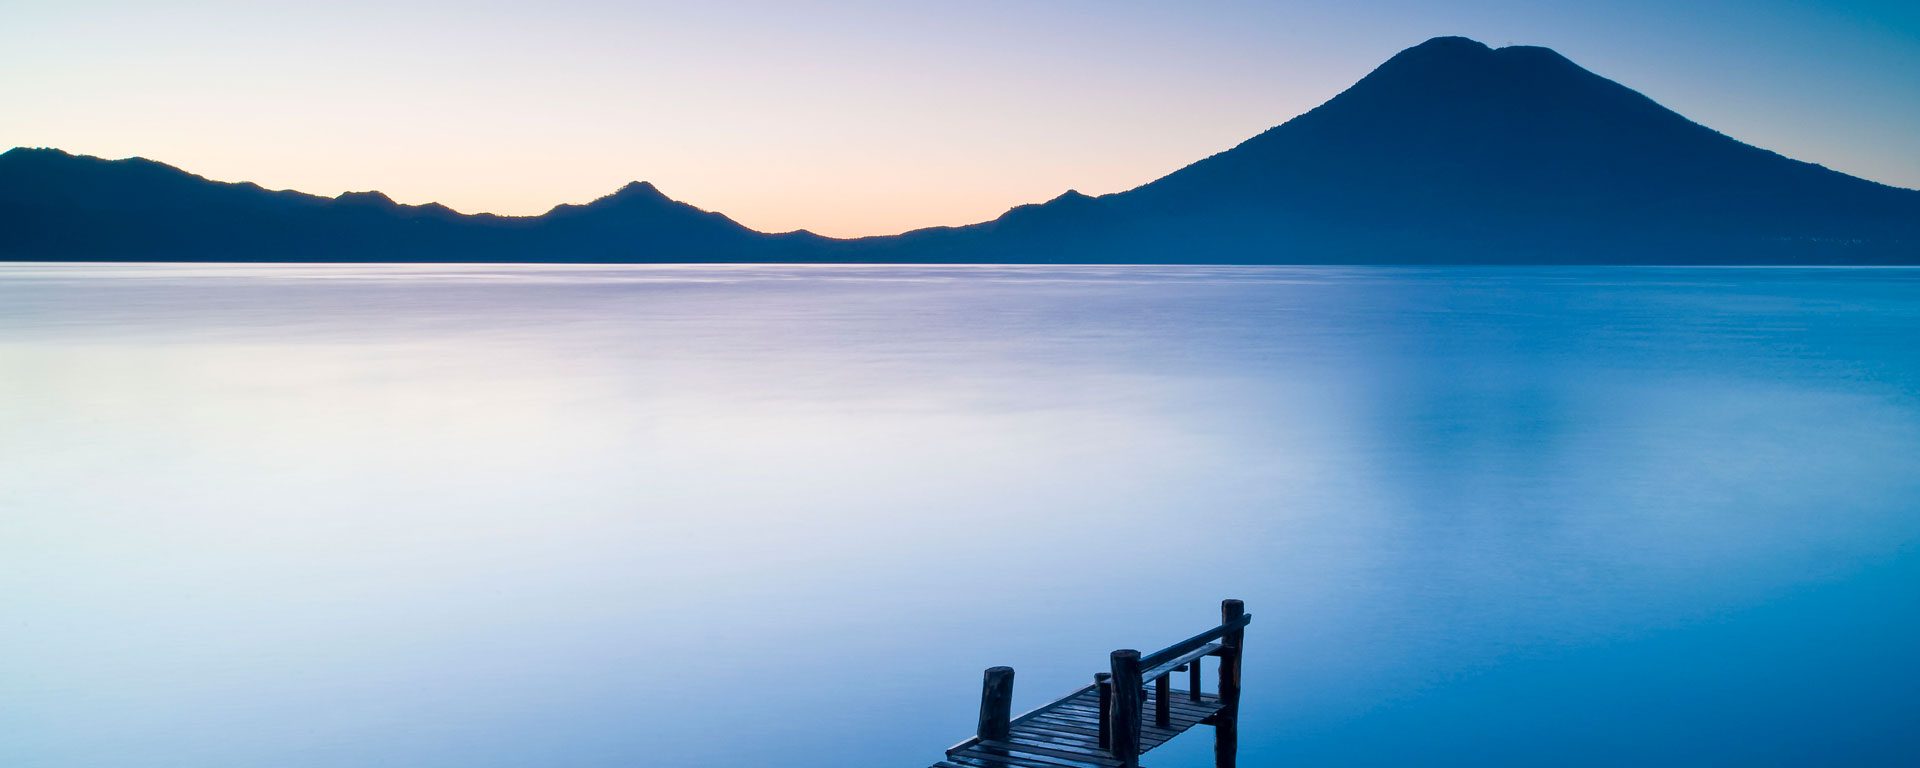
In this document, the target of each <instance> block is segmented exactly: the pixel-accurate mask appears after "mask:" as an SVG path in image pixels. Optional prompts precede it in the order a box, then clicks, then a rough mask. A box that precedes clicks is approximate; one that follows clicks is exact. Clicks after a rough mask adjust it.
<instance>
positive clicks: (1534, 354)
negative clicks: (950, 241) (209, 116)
mask: <svg viewBox="0 0 1920 768" xmlns="http://www.w3.org/2000/svg"><path fill="white" fill-rule="evenodd" d="M1222 597H1238V598H1242V599H1244V600H1246V602H1247V605H1248V608H1249V610H1250V611H1252V612H1253V613H1254V614H1255V616H1256V618H1255V622H1254V624H1253V626H1252V627H1251V628H1250V629H1249V632H1248V639H1247V643H1248V647H1247V659H1246V677H1245V685H1246V694H1245V701H1244V707H1245V712H1244V715H1243V718H1242V725H1241V731H1242V735H1241V757H1242V760H1241V765H1244V766H1265V765H1276V766H1278V765H1288V766H1303V765H1359V766H1365V765H1394V766H1398V765H1417V764H1423V765H1476V766H1486V765H1528V766H1532V765H1596V766H1617V765H1650V764H1666V765H1743V766H1755V765H1843V764H1847V765H1914V764H1920V653H1916V652H1915V650H1914V649H1915V648H1920V271H1915V270H1877V269H1751V270H1749V269H1491V268H1488V269H1478V268H1470V269H1411V268H1380V269H1367V268H1358V269H1356V268H1206V267H1178V268H1174V267H1165V268H1158V267H989V266H977V267H975V266H958V267H889V266H875V267H851V266H804V267H796V266H701V267H683V266H632V267H630V266H617V267H551V266H420V265H387V266H285V265H256V266H206V265H153V266H134V265H65V266H60V265H30V264H12V265H0V765H4V766H10V767H11V768H94V767H97V766H111V767H113V768H158V767H161V766H166V767H176V766H177V767H180V768H187V767H191V768H229V767H231V768H240V767H246V768H254V767H257V766H275V767H276V768H308V767H319V766H328V767H333V766H343V767H344V766H355V767H356V768H357V767H360V766H407V767H410V768H438V767H441V766H445V767H447V768H453V767H455V766H458V767H459V768H487V767H490V766H515V767H526V768H534V767H539V768H548V767H551V766H583V767H597V766H690V767H696V768H698V767H707V766H712V767H722V766H725V767H729V768H731V767H734V766H773V765H779V766H791V767H792V768H809V767H810V766H818V767H819V768H826V767H827V766H834V767H836V768H844V767H845V766H898V767H901V768H919V766H925V765H927V764H928V763H931V762H933V761H934V760H935V759H937V758H938V757H939V753H940V750H941V749H942V748H943V747H945V746H946V745H948V744H950V743H952V742H954V741H956V740H958V739H960V738H961V737H963V736H965V735H967V734H968V733H969V732H970V731H971V728H972V726H973V722H974V714H975V710H976V707H977V701H976V698H975V697H976V696H977V693H978V685H979V673H980V669H981V668H983V667H986V666H989V665H995V664H1008V665H1012V666H1014V667H1016V668H1017V669H1018V670H1019V674H1018V681H1017V685H1016V689H1015V703H1016V707H1017V708H1024V707H1026V706H1031V705H1034V704H1038V703H1040V702H1042V701H1045V700H1047V699H1049V698H1051V697H1053V696H1055V695H1058V694H1061V693H1065V692H1067V691H1069V690H1071V689H1073V688H1075V687H1077V686H1079V685H1082V684H1084V682H1085V681H1087V680H1088V679H1089V677H1090V675H1091V674H1092V673H1093V672H1094V671H1096V670H1098V669H1101V668H1102V665H1104V663H1105V659H1106V654H1107V652H1108V651H1110V650H1112V649H1114V648H1119V647H1137V648H1149V649H1150V648H1153V647H1158V646H1160V645H1164V644H1167V643H1170V642H1172V641H1174V640H1177V639H1179V638H1181V637H1185V636H1186V635H1188V634H1191V633H1193V632H1195V631H1198V630H1199V629H1202V628H1204V627H1206V626H1208V625H1210V624H1211V623H1212V622H1213V621H1215V620H1217V618H1218V614H1217V608H1216V604H1217V601H1218V600H1219V599H1220V598H1222ZM1211 747H1212V745H1211V739H1210V736H1209V735H1207V734H1206V733H1204V732H1196V733H1194V734H1191V735H1188V736H1186V737H1184V738H1182V739H1180V740H1177V741H1176V742H1174V743H1173V744H1172V745H1170V746H1169V747H1167V748H1165V749H1163V750H1161V751H1158V752H1155V753H1153V754H1151V755H1149V760H1148V761H1147V762H1148V764H1149V765H1153V766H1158V767H1159V768H1180V767H1181V766H1194V767H1197V766H1204V765H1210V764H1211V757H1212V753H1211Z"/></svg>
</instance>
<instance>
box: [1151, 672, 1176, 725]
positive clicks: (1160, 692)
mask: <svg viewBox="0 0 1920 768" xmlns="http://www.w3.org/2000/svg"><path fill="white" fill-rule="evenodd" d="M1167 677H1168V676H1167V675H1165V674H1162V675H1160V676H1159V677H1156V678H1154V679H1153V724H1154V725H1156V726H1159V727H1161V728H1165V727H1167V724H1168V723H1170V722H1172V721H1173V701H1172V700H1171V699H1169V698H1168V696H1167V694H1168V693H1169V692H1171V691H1172V690H1173V689H1172V688H1171V687H1169V686H1168V685H1167Z"/></svg>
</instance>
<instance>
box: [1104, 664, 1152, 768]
mask: <svg viewBox="0 0 1920 768" xmlns="http://www.w3.org/2000/svg"><path fill="white" fill-rule="evenodd" d="M1111 663H1112V666H1113V713H1112V716H1111V717H1109V718H1108V720H1107V726H1106V728H1105V730H1106V731H1107V732H1108V733H1109V734H1111V735H1110V736H1109V738H1108V742H1109V743H1108V746H1107V750H1108V751H1109V752H1112V753H1113V759H1115V760H1118V761H1120V764H1121V765H1122V766H1126V768H1135V767H1136V766H1138V765H1140V707H1141V703H1142V702H1141V701H1140V693H1141V689H1142V688H1143V687H1144V686H1145V681H1142V680H1141V679H1140V652H1139V651H1136V650H1133V649H1131V648H1123V649H1120V650H1118V651H1114V652H1113V656H1112V657H1111Z"/></svg>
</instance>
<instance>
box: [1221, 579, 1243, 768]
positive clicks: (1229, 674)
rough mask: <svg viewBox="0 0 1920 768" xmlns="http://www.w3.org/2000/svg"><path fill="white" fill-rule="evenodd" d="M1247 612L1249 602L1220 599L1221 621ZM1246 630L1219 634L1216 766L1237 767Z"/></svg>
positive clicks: (1235, 618)
mask: <svg viewBox="0 0 1920 768" xmlns="http://www.w3.org/2000/svg"><path fill="white" fill-rule="evenodd" d="M1245 615H1247V606H1246V604H1244V603H1242V602H1240V601H1239V600H1222V601H1220V623H1222V624H1226V623H1229V622H1235V621H1239V620H1240V617H1242V616H1245ZM1246 635H1247V633H1246V630H1244V629H1239V628H1235V629H1231V630H1228V631H1227V633H1226V634H1224V635H1221V636H1220V711H1219V712H1217V713H1215V714H1214V722H1213V764H1214V766H1215V768H1234V766H1235V763H1236V762H1237V760H1238V753H1239V751H1240V653H1241V650H1242V648H1243V647H1244V646H1245V644H1246V639H1247V638H1246Z"/></svg>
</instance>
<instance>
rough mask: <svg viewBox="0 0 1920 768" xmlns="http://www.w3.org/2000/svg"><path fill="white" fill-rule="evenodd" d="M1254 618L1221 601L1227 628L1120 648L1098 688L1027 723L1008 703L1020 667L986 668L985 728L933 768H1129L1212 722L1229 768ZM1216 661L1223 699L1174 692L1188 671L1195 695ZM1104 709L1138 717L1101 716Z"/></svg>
mask: <svg viewBox="0 0 1920 768" xmlns="http://www.w3.org/2000/svg"><path fill="white" fill-rule="evenodd" d="M1252 618H1253V617H1252V616H1251V615H1249V614H1247V613H1246V611H1245V608H1244V606H1242V605H1241V603H1240V601H1238V600H1225V601H1222V602H1221V623H1220V625H1219V626H1216V627H1214V628H1213V629H1209V630H1207V631H1205V632H1201V633H1200V634H1197V635H1194V636H1193V637H1190V638H1188V639H1186V640H1182V641H1180V642H1178V643H1175V644H1173V645H1171V646H1168V647H1166V648H1163V649H1161V650H1159V651H1155V652H1153V653H1150V654H1146V655H1145V656H1142V655H1141V654H1140V653H1139V652H1138V651H1133V650H1118V651H1114V652H1113V653H1112V654H1111V659H1110V661H1111V665H1110V666H1111V669H1112V673H1111V674H1108V673H1105V672H1102V673H1100V674H1098V675H1095V681H1094V684H1093V685H1088V686H1085V687H1083V688H1080V689H1079V690H1076V691H1073V692H1071V693H1069V694H1067V695H1066V696H1063V697H1061V698H1059V699H1057V700H1055V701H1052V702H1050V703H1047V704H1044V705H1042V706H1040V707H1037V708H1035V709H1032V710H1030V711H1028V712H1026V713H1024V714H1022V715H1020V716H1019V717H1010V716H1009V712H1008V706H1007V705H1008V703H1009V702H1010V701H1011V699H1012V688H1013V670H1012V669H1010V668H1007V667H994V668H991V669H988V670H987V672H986V674H985V675H984V677H983V682H982V692H981V706H980V723H979V728H978V729H977V732H976V733H975V735H974V736H973V737H972V738H969V739H967V740H965V741H962V742H960V743H959V744H955V745H954V746H952V747H950V748H948V749H947V755H946V759H945V760H942V761H940V762H938V763H935V764H933V766H932V768H1129V767H1130V766H1138V765H1139V764H1140V763H1139V756H1140V755H1143V754H1145V753H1146V752H1148V751H1151V750H1153V749H1154V748H1157V747H1159V746H1160V745H1162V744H1165V743H1167V742H1168V741H1171V740H1172V739H1173V738H1174V737H1176V736H1179V735H1180V734H1182V733H1185V732H1187V731H1189V730H1191V729H1193V728H1194V727H1195V726H1200V725H1211V726H1214V729H1215V731H1216V740H1217V742H1218V743H1216V745H1215V753H1214V756H1215V761H1216V763H1218V764H1219V765H1221V766H1226V767H1227V768H1231V766H1232V765H1233V755H1234V751H1235V742H1236V740H1237V738H1238V736H1237V723H1236V722H1235V721H1236V720H1237V717H1235V716H1234V713H1235V712H1237V711H1238V706H1237V702H1238V700H1239V693H1240V690H1239V688H1240V685H1239V683H1240V680H1239V664H1240V653H1241V649H1240V645H1241V643H1242V642H1244V640H1243V638H1244V631H1243V630H1244V628H1245V627H1246V626H1247V624H1248V623H1249V622H1250V621H1251V620H1252ZM1208 656H1213V657H1217V658H1218V659H1219V660H1220V661H1219V666H1218V672H1219V674H1218V677H1219V687H1220V692H1219V693H1205V692H1202V691H1198V690H1181V689H1177V688H1173V687H1172V685H1171V683H1172V681H1173V674H1174V673H1175V672H1180V671H1183V670H1184V671H1185V672H1186V673H1187V675H1186V676H1187V678H1188V679H1187V681H1186V682H1188V683H1189V686H1190V688H1194V689H1197V688H1198V687H1199V685H1200V682H1201V674H1200V666H1199V665H1200V662H1201V660H1202V659H1204V658H1206V657H1208ZM1143 673H1144V674H1143ZM1122 681H1125V682H1124V683H1123V682H1122ZM1102 707H1108V708H1112V707H1119V708H1121V709H1126V708H1133V707H1137V708H1138V711H1137V712H1135V713H1133V715H1132V716H1123V715H1120V714H1119V713H1113V716H1112V717H1110V718H1106V719H1104V720H1103V718H1102V713H1101V709H1102ZM1161 717H1164V718H1165V720H1166V723H1165V725H1161V724H1160V719H1161ZM1106 730H1111V731H1112V732H1113V733H1112V734H1111V735H1112V739H1111V740H1113V741H1115V742H1117V744H1116V745H1110V746H1105V747H1103V746H1101V742H1102V741H1103V740H1107V737H1108V736H1109V734H1105V733H1103V731H1106ZM1223 745H1224V746H1223Z"/></svg>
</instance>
